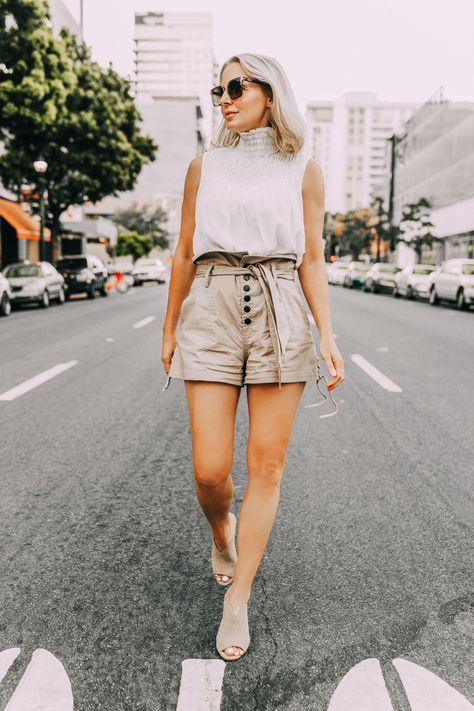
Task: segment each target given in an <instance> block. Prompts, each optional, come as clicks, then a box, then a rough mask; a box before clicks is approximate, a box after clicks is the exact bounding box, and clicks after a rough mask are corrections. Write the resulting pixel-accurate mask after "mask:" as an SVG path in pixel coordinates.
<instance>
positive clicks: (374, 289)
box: [370, 282, 377, 294]
mask: <svg viewBox="0 0 474 711" xmlns="http://www.w3.org/2000/svg"><path fill="white" fill-rule="evenodd" d="M370 293H371V294H376V293H377V287H376V285H375V282H372V284H371V285H370Z"/></svg>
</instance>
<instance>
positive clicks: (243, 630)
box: [216, 588, 250, 662]
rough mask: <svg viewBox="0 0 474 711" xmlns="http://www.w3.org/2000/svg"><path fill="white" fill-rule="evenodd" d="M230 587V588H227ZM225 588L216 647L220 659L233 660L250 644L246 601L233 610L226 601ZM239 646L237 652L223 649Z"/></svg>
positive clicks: (241, 654)
mask: <svg viewBox="0 0 474 711" xmlns="http://www.w3.org/2000/svg"><path fill="white" fill-rule="evenodd" d="M229 589H230V588H229ZM228 592H229V590H227V592H226V594H225V595H224V609H223V613H222V620H221V623H220V625H219V629H218V632H217V637H216V649H217V651H218V652H219V654H220V656H221V657H222V659H225V660H226V661H229V662H230V661H234V659H240V658H241V657H242V656H243V655H244V654H245V652H246V651H247V648H248V646H249V644H250V632H249V621H248V603H247V602H245V603H244V604H243V605H241V606H240V607H239V609H238V610H237V612H234V610H233V609H232V607H231V606H230V603H229V602H227V593H228ZM230 647H234V649H235V648H236V647H240V648H241V649H242V651H239V652H238V654H233V655H229V654H226V652H225V651H224V650H225V649H227V648H230Z"/></svg>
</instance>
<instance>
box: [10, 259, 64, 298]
mask: <svg viewBox="0 0 474 711" xmlns="http://www.w3.org/2000/svg"><path fill="white" fill-rule="evenodd" d="M3 274H4V276H5V277H6V278H7V279H8V282H9V284H10V288H11V291H12V305H13V306H17V305H20V304H32V303H33V304H39V306H41V307H43V308H47V307H48V306H49V304H50V302H51V301H53V300H56V301H58V302H59V303H60V304H63V303H64V300H65V294H64V287H65V284H64V278H63V277H62V276H61V274H59V273H58V272H57V271H56V269H55V268H54V267H53V265H52V264H50V263H49V262H30V261H29V260H25V261H23V262H17V263H15V264H9V265H8V267H6V268H5V269H4V270H3Z"/></svg>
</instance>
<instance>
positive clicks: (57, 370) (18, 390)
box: [0, 360, 79, 401]
mask: <svg viewBox="0 0 474 711" xmlns="http://www.w3.org/2000/svg"><path fill="white" fill-rule="evenodd" d="M78 363H79V361H78V360H70V361H68V362H67V363H58V365H55V366H53V367H52V368H49V369H48V370H44V371H43V372H42V373H39V374H38V375H35V376H34V377H33V378H29V380H25V382H24V383H20V385H16V386H15V387H14V388H11V390H7V391H6V392H4V393H2V394H1V395H0V400H6V401H11V400H16V399H17V397H20V396H21V395H24V394H25V393H27V392H29V391H30V390H33V389H34V388H37V387H38V385H42V384H43V383H46V382H47V381H48V380H51V378H55V377H56V376H57V375H60V374H61V373H63V372H64V371H65V370H69V368H72V367H73V366H74V365H77V364H78Z"/></svg>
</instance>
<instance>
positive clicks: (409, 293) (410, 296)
mask: <svg viewBox="0 0 474 711" xmlns="http://www.w3.org/2000/svg"><path fill="white" fill-rule="evenodd" d="M406 297H407V299H414V298H415V293H414V291H413V288H412V287H411V286H407V293H406Z"/></svg>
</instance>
